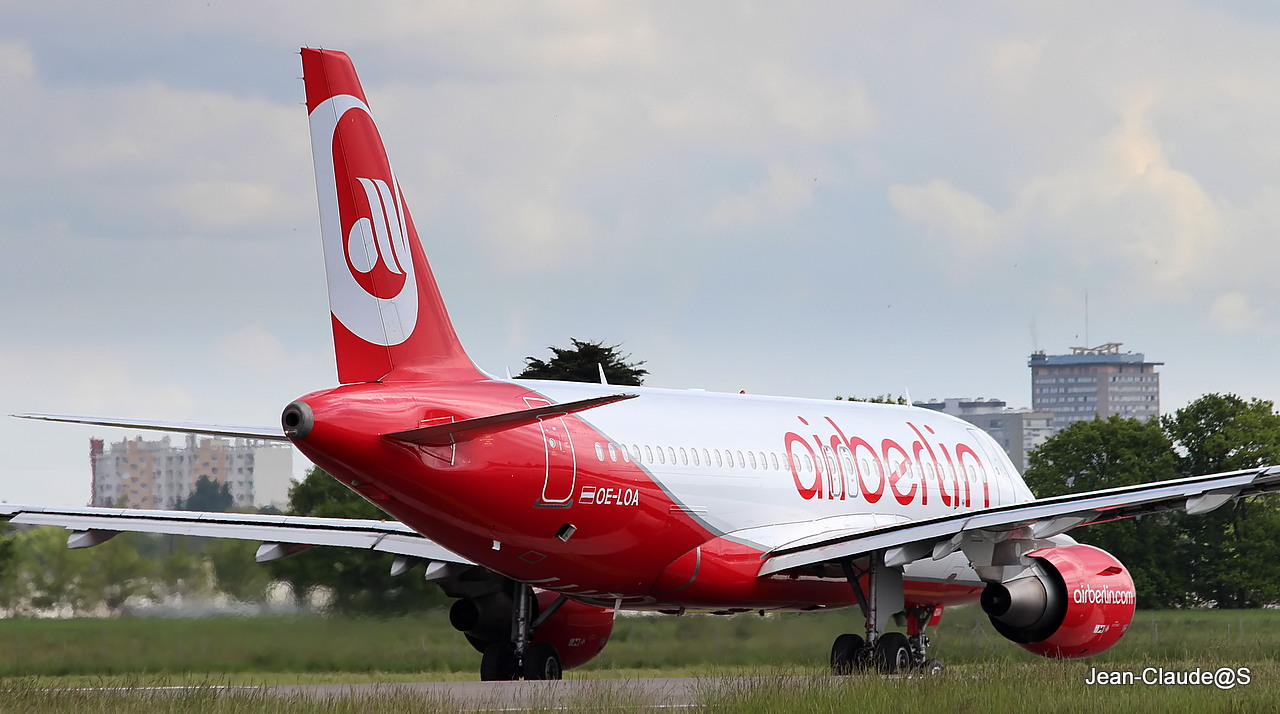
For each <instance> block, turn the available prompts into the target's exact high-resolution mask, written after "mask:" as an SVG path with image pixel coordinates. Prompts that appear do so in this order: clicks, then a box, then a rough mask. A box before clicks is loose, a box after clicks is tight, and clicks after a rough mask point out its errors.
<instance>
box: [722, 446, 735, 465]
mask: <svg viewBox="0 0 1280 714" xmlns="http://www.w3.org/2000/svg"><path fill="white" fill-rule="evenodd" d="M724 463H725V465H726V466H728V467H729V468H733V452H732V451H729V450H728V449H725V450H724Z"/></svg>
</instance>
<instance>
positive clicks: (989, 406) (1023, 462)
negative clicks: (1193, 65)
mask: <svg viewBox="0 0 1280 714" xmlns="http://www.w3.org/2000/svg"><path fill="white" fill-rule="evenodd" d="M914 405H915V406H917V407H922V408H924V409H932V410H934V411H939V412H942V413H943V414H950V415H951V416H956V417H960V418H961V419H964V420H965V421H967V422H969V423H970V424H973V425H974V426H976V427H978V428H979V429H981V430H983V431H985V432H987V433H988V434H990V435H991V438H992V439H995V441H996V443H997V444H999V445H1000V446H1001V447H1002V448H1003V449H1004V451H1005V453H1006V454H1008V455H1009V460H1010V461H1012V462H1013V465H1014V466H1015V467H1016V468H1017V469H1018V471H1019V472H1021V473H1025V472H1026V470H1027V465H1028V462H1027V457H1028V455H1029V454H1030V453H1031V452H1032V451H1033V450H1034V449H1035V448H1036V447H1037V446H1039V445H1041V444H1043V443H1044V441H1045V439H1048V438H1049V437H1050V436H1053V435H1054V434H1055V433H1057V431H1058V430H1057V429H1056V428H1054V427H1053V425H1052V421H1053V414H1050V413H1048V412H1041V411H1033V410H1028V409H1010V408H1008V406H1007V405H1006V403H1005V402H1004V401H1002V400H999V399H944V400H942V401H939V402H915V403H914Z"/></svg>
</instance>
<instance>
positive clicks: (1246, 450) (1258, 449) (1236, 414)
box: [1162, 394, 1280, 608]
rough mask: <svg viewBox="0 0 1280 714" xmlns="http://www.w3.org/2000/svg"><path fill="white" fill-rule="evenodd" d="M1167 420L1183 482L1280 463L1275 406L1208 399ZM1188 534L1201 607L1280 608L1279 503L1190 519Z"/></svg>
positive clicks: (1257, 502) (1242, 503)
mask: <svg viewBox="0 0 1280 714" xmlns="http://www.w3.org/2000/svg"><path fill="white" fill-rule="evenodd" d="M1162 421H1163V425H1164V429H1165V431H1166V433H1168V435H1169V438H1170V439H1171V440H1172V441H1173V442H1174V445H1175V447H1176V450H1177V453H1178V468H1179V471H1181V473H1182V474H1183V475H1184V476H1199V475H1202V474H1211V473H1220V472H1224V471H1235V470H1237V469H1247V468H1252V467H1255V466H1262V465H1267V464H1280V415H1277V414H1276V412H1275V406H1274V404H1273V403H1272V402H1270V401H1266V400H1262V399H1253V400H1251V401H1245V400H1244V399H1241V398H1240V397H1238V396H1236V395H1234V394H1225V395H1224V394H1206V395H1205V396H1203V397H1201V398H1199V399H1197V400H1196V401H1194V402H1192V403H1191V404H1189V405H1187V406H1186V407H1185V408H1183V409H1179V410H1178V411H1177V412H1176V413H1174V414H1173V415H1172V416H1165V417H1164V418H1163V420H1162ZM1186 535H1187V538H1186V540H1187V548H1186V549H1185V552H1186V555H1185V559H1186V561H1187V566H1188V568H1189V569H1190V570H1191V573H1192V582H1193V585H1194V593H1193V594H1194V596H1195V597H1196V599H1197V600H1199V601H1202V602H1213V603H1216V604H1217V606H1218V607H1223V608H1241V607H1259V606H1262V605H1267V604H1272V603H1275V602H1278V601H1280V507H1278V504H1277V502H1276V498H1275V497H1274V496H1256V497H1252V498H1244V499H1237V500H1235V501H1231V502H1228V503H1227V504H1225V505H1223V506H1221V507H1219V508H1217V509H1216V510H1214V511H1211V512H1209V513H1205V514H1201V515H1198V516H1190V517H1188V518H1187V519H1186Z"/></svg>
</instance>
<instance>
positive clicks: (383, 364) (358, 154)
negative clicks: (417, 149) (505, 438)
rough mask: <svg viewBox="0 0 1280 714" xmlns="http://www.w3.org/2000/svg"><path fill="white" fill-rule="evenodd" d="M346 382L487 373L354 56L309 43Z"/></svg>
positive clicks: (306, 71) (308, 71) (333, 300)
mask: <svg viewBox="0 0 1280 714" xmlns="http://www.w3.org/2000/svg"><path fill="white" fill-rule="evenodd" d="M302 72H303V76H304V77H305V80H306V87H307V113H308V114H309V115H310V118H311V154H312V157H313V158H314V160H315V169H316V192H317V193H318V194H319V199H320V233H321V236H322V238H323V240H324V262H325V272H326V274H327V276H328V280H329V309H330V312H331V313H332V318H333V345H334V350H335V352H336V353H337V357H338V381H339V382H341V383H343V384H350V383H353V382H374V381H380V380H389V381H400V380H421V381H466V380H474V379H482V378H483V375H482V374H481V373H480V371H479V370H477V369H476V367H475V365H474V364H472V362H471V360H470V359H469V358H468V357H467V354H466V352H465V351H463V349H462V344H461V343H460V342H459V341H458V336H457V334H456V333H455V332H454V330H453V323H452V322H450V320H449V314H448V312H447V311H446V310H445V306H444V301H443V300H442V299H441V298H440V289H439V288H438V287H437V286H436V281H435V277H434V276H432V274H431V267H430V266H429V265H428V264H427V258H426V255H425V254H424V253H423V250H422V244H421V243H420V242H419V241H418V232H417V230H416V229H414V227H413V219H412V218H411V217H410V216H409V209H408V208H407V207H406V206H405V202H404V196H403V194H402V193H401V192H400V184H399V183H398V182H397V181H396V176H395V173H394V172H393V171H392V170H391V164H390V162H389V161H388V160H387V152H386V149H385V148H384V147H383V145H382V137H381V136H380V135H379V134H378V128H377V126H375V125H374V122H373V116H372V114H370V112H369V105H368V102H367V101H366V100H365V96H364V90H363V89H362V88H361V87H360V79H359V78H358V77H357V76H356V70H355V67H354V66H353V65H352V64H351V59H350V58H349V57H347V55H345V54H343V53H342V52H334V51H331V50H313V49H306V48H304V49H303V50H302Z"/></svg>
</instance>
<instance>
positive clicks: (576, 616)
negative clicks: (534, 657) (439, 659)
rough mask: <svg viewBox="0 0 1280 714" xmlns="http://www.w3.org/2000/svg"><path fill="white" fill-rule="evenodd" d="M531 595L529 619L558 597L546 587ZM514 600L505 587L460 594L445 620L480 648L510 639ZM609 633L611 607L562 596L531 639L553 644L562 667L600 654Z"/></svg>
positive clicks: (477, 648)
mask: <svg viewBox="0 0 1280 714" xmlns="http://www.w3.org/2000/svg"><path fill="white" fill-rule="evenodd" d="M535 595H536V599H535V601H534V607H533V608H531V610H532V612H531V613H530V618H531V620H533V621H536V620H537V619H538V617H539V615H540V614H541V613H542V612H545V611H546V610H547V609H549V608H551V607H552V606H553V604H554V603H555V601H556V599H557V598H558V597H559V595H558V594H557V593H554V592H550V591H548V590H537V591H535ZM514 603H515V600H514V599H513V598H512V597H511V594H510V592H507V591H505V590H504V591H501V592H496V593H491V594H488V595H485V596H483V597H476V598H463V599H461V600H458V601H457V602H455V603H454V604H453V607H452V608H450V609H449V623H450V624H451V625H453V627H454V629H456V630H458V631H459V632H462V633H463V634H464V635H466V638H467V641H468V642H470V643H471V646H472V647H475V648H476V650H477V651H479V652H484V650H485V648H486V647H488V646H489V645H491V644H494V643H496V642H509V641H510V640H511V620H512V610H513V609H514V607H515V604H514ZM612 633H613V611H612V610H608V609H605V608H602V607H596V606H594V605H587V604H585V603H580V602H577V601H575V600H566V601H564V602H563V603H562V604H561V605H560V607H559V608H557V609H556V610H555V612H553V613H552V614H551V616H550V617H548V618H547V619H546V620H544V621H543V622H542V623H541V624H540V625H538V629H537V630H535V631H534V633H533V637H532V638H531V641H532V642H545V643H548V644H551V645H553V646H554V647H555V648H556V654H558V655H559V656H560V663H561V665H562V666H563V667H564V669H573V668H574V667H581V666H582V665H584V664H586V663H587V662H590V661H591V660H592V659H594V658H595V656H596V655H598V654H600V652H601V651H603V650H604V646H605V644H607V643H608V642H609V635H611V634H612Z"/></svg>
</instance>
